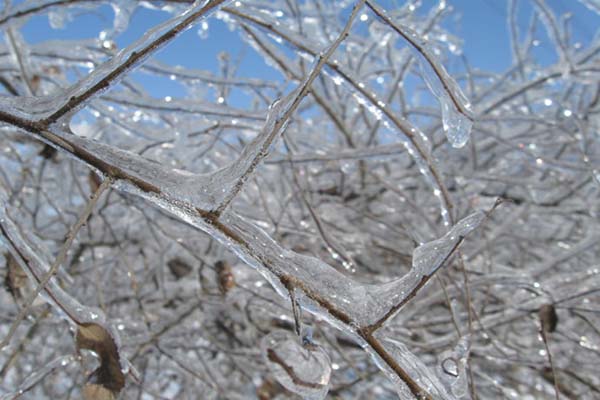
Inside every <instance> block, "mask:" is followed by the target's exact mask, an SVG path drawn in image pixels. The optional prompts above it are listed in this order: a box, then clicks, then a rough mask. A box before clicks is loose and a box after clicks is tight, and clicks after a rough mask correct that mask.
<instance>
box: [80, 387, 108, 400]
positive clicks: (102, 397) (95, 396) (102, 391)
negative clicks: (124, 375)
mask: <svg viewBox="0 0 600 400" xmlns="http://www.w3.org/2000/svg"><path fill="white" fill-rule="evenodd" d="M83 398H84V399H85V400H114V399H116V396H115V394H114V393H113V392H112V391H110V390H108V389H107V388H105V387H104V386H102V385H96V384H94V383H86V384H85V386H84V387H83Z"/></svg>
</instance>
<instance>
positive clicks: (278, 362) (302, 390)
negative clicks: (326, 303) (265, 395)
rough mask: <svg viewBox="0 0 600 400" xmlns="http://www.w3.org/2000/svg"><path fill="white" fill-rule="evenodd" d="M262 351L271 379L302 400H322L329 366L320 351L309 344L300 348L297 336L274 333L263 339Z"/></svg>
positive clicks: (328, 374) (299, 340) (329, 375)
mask: <svg viewBox="0 0 600 400" xmlns="http://www.w3.org/2000/svg"><path fill="white" fill-rule="evenodd" d="M261 350H262V355H263V358H264V360H265V363H266V365H267V367H268V368H269V371H270V373H271V375H272V376H273V377H274V378H275V379H276V380H277V381H278V382H279V383H280V384H281V385H282V386H284V387H285V388H286V389H288V390H289V391H291V392H294V393H296V394H297V395H299V396H301V397H302V398H303V399H309V400H322V399H324V398H325V396H326V395H327V392H328V391H329V379H330V377H331V362H330V360H329V356H328V355H327V353H325V352H324V351H323V349H322V348H321V347H319V346H317V345H315V344H312V343H307V344H305V345H303V344H302V343H301V339H300V338H299V337H298V336H294V335H293V334H291V333H289V332H287V331H281V330H276V331H273V332H271V333H270V334H269V335H267V336H265V337H264V338H263V340H262V343H261Z"/></svg>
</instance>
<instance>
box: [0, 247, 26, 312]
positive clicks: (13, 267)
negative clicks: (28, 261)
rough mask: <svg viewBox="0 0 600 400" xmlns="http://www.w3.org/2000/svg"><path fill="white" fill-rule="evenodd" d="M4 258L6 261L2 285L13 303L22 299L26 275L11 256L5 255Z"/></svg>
mask: <svg viewBox="0 0 600 400" xmlns="http://www.w3.org/2000/svg"><path fill="white" fill-rule="evenodd" d="M4 258H5V259H6V269H7V273H6V277H5V278H4V285H5V286H6V288H7V289H8V291H9V292H10V294H11V295H12V296H13V298H14V299H15V301H18V300H20V299H22V298H23V289H24V288H25V286H26V285H27V274H25V271H23V269H22V268H21V266H20V265H19V263H17V260H15V258H14V257H13V256H12V254H10V253H5V254H4Z"/></svg>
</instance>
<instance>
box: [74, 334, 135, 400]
mask: <svg viewBox="0 0 600 400" xmlns="http://www.w3.org/2000/svg"><path fill="white" fill-rule="evenodd" d="M75 342H76V344H77V350H78V351H79V350H81V349H86V350H91V351H93V352H94V353H96V355H98V357H99V358H100V367H98V368H97V369H96V370H95V371H94V372H93V373H92V374H91V375H90V376H89V377H88V382H87V383H86V385H85V387H84V392H85V391H86V390H87V391H88V392H89V393H90V394H89V396H90V397H85V399H90V400H101V399H110V398H114V397H106V395H105V394H104V392H105V391H103V390H100V389H101V388H102V389H105V390H106V391H109V392H111V393H112V395H113V396H116V395H117V394H119V392H120V391H121V389H123V387H124V386H125V375H124V374H123V372H122V371H121V365H120V362H119V350H118V348H117V344H116V343H115V340H114V338H113V336H112V335H111V334H110V333H109V332H108V331H107V330H106V329H105V328H104V327H102V326H100V325H98V324H90V323H85V324H81V325H79V329H77V335H76V337H75ZM97 386H99V388H97ZM93 396H96V397H93ZM102 396H104V397H102Z"/></svg>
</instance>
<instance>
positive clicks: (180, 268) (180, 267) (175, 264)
mask: <svg viewBox="0 0 600 400" xmlns="http://www.w3.org/2000/svg"><path fill="white" fill-rule="evenodd" d="M167 267H169V270H170V271H171V273H172V274H173V275H174V276H175V279H177V280H179V279H181V278H183V277H184V276H186V275H188V274H189V273H190V272H192V266H191V265H189V264H188V263H186V262H185V261H183V260H182V259H181V258H174V259H172V260H169V262H168V263H167Z"/></svg>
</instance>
